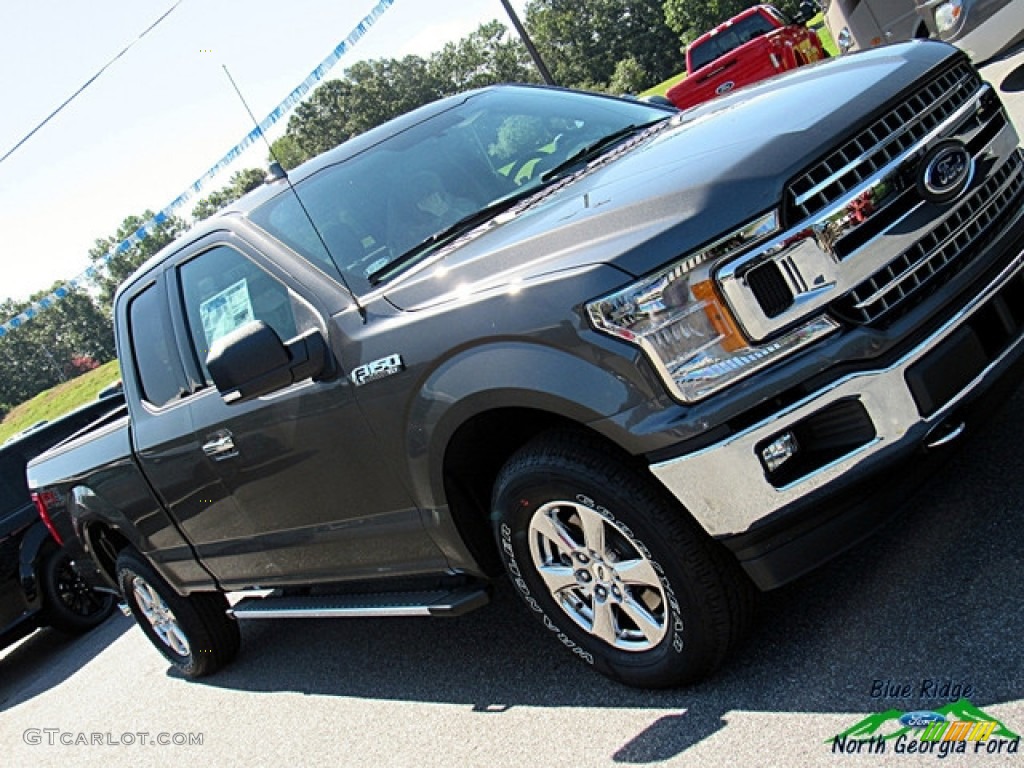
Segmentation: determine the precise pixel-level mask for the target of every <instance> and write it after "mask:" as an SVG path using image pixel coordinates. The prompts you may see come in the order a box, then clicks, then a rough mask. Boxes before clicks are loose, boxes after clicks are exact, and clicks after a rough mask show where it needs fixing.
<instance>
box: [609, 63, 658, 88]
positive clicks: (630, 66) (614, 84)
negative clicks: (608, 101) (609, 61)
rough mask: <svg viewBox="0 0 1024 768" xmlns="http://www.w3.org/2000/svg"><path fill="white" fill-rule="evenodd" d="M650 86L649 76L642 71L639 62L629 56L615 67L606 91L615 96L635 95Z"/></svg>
mask: <svg viewBox="0 0 1024 768" xmlns="http://www.w3.org/2000/svg"><path fill="white" fill-rule="evenodd" d="M650 84H651V77H650V75H648V74H647V72H646V71H644V68H643V67H642V66H641V65H640V62H639V61H637V60H636V59H634V58H633V57H632V56H630V57H629V58H626V59H623V60H622V61H620V62H619V63H618V64H616V65H615V73H614V74H613V75H612V81H611V83H609V84H608V90H609V92H611V93H615V94H624V93H631V94H637V93H640V91H644V90H646V89H647V88H648V87H649V86H650Z"/></svg>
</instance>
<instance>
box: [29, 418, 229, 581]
mask: <svg viewBox="0 0 1024 768" xmlns="http://www.w3.org/2000/svg"><path fill="white" fill-rule="evenodd" d="M28 482H29V487H30V488H31V489H33V490H34V491H36V492H39V493H41V494H46V502H47V506H48V508H49V510H50V512H51V513H52V514H53V516H54V517H59V516H61V513H66V514H67V516H68V517H69V518H70V522H71V526H72V527H73V528H74V532H75V534H77V538H78V539H79V540H80V541H81V542H82V544H83V545H84V547H85V549H86V551H87V552H88V553H89V554H90V555H92V557H93V558H94V559H95V560H96V562H97V564H98V565H100V567H101V569H102V570H103V572H104V574H105V575H106V576H107V577H108V578H110V579H111V582H112V583H113V582H114V578H113V576H114V573H113V571H114V562H113V560H114V558H113V556H112V555H111V554H109V553H108V552H109V551H110V548H109V547H108V546H106V541H105V539H106V540H109V539H110V538H114V539H118V541H117V542H116V543H117V544H118V545H123V544H124V543H127V544H130V545H131V546H132V547H134V548H135V549H137V550H138V551H140V552H142V553H143V554H145V555H146V556H147V557H149V558H150V559H151V560H152V561H153V563H154V564H155V565H156V566H157V567H158V568H159V569H160V570H161V572H162V573H163V575H164V576H165V578H167V580H168V581H169V582H170V583H171V584H172V585H173V586H174V587H175V588H176V589H178V590H180V591H182V592H188V591H190V590H191V589H194V588H206V589H210V588H212V587H213V583H212V577H211V576H210V575H209V574H208V573H207V572H206V571H205V570H203V569H202V567H201V566H200V565H199V564H198V562H197V561H196V559H195V556H194V553H193V551H192V548H191V546H190V545H189V543H188V542H187V540H186V539H185V537H184V536H182V534H181V533H180V531H179V530H178V528H177V526H176V524H175V523H174V521H173V520H172V519H171V517H170V516H169V515H168V514H167V512H166V510H165V509H164V507H163V505H162V504H161V503H160V501H159V499H158V498H157V496H156V495H155V494H154V492H153V489H152V488H151V487H150V484H149V482H148V481H147V480H146V478H145V476H144V475H143V473H142V471H141V470H140V468H139V466H138V464H137V463H136V460H135V457H134V452H133V446H132V438H131V428H130V420H129V416H128V413H127V408H126V407H122V408H120V409H119V410H117V411H116V412H114V413H111V414H109V415H108V416H107V417H105V418H103V419H101V420H100V421H97V422H96V423H94V424H93V425H91V426H90V427H89V428H88V429H86V430H83V431H82V432H80V433H79V434H78V435H77V436H76V437H74V438H73V439H71V440H68V441H66V442H64V443H62V444H61V445H59V446H57V447H55V448H54V449H52V450H50V451H48V452H47V453H45V454H43V455H42V456H39V457H38V458H36V459H34V460H33V461H32V462H31V463H30V464H29V466H28Z"/></svg>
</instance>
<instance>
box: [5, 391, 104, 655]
mask: <svg viewBox="0 0 1024 768" xmlns="http://www.w3.org/2000/svg"><path fill="white" fill-rule="evenodd" d="M116 397H117V399H119V400H120V401H121V402H123V395H120V394H118V395H117V396H116ZM117 406H118V402H117V401H116V400H115V399H114V398H110V397H108V398H104V399H103V400H97V401H95V402H93V403H90V404H88V405H86V406H84V407H83V408H80V409H78V410H76V411H74V412H73V413H70V414H68V415H67V416H65V417H63V418H61V419H58V420H56V421H52V422H48V423H45V424H39V425H34V426H33V427H32V428H31V429H29V430H26V431H25V432H24V433H22V434H21V435H19V436H17V437H15V438H13V439H11V440H9V441H8V442H6V443H5V444H4V445H3V446H2V447H0V647H5V646H8V645H10V644H11V643H13V642H16V641H17V640H20V639H21V638H23V637H25V636H26V635H28V634H29V633H31V632H33V631H34V630H36V629H38V628H39V627H41V626H51V627H53V628H55V629H58V630H60V631H61V632H68V633H71V634H77V633H80V632H86V631H88V630H90V629H92V628H93V627H95V626H97V625H98V624H100V623H102V622H103V621H104V620H105V619H106V618H107V617H108V616H109V615H110V613H111V611H112V610H113V608H114V600H115V595H114V594H113V593H112V592H111V591H110V590H103V589H100V590H96V589H93V586H92V585H93V584H94V583H95V581H94V580H93V579H91V578H89V577H90V572H91V571H93V567H92V562H91V561H90V560H89V559H88V558H86V559H85V561H84V564H80V563H79V561H78V560H77V559H76V558H75V557H74V556H73V555H72V554H71V553H70V552H69V551H68V550H66V549H65V548H64V547H63V546H62V544H60V543H58V542H59V541H63V536H64V535H67V534H70V528H69V529H68V530H67V532H66V533H63V534H62V533H61V531H60V530H58V529H57V528H54V529H53V530H52V531H51V530H50V529H49V528H48V526H47V524H46V523H45V522H44V521H43V519H41V518H40V515H39V512H38V511H37V509H36V506H35V504H34V503H33V501H32V499H31V498H30V496H29V491H28V486H27V484H26V482H25V465H26V464H28V462H29V460H30V459H32V458H34V457H35V456H37V455H39V454H40V453H42V452H44V451H46V450H48V449H49V448H51V447H53V446H54V445H57V444H58V443H60V442H61V441H63V440H65V439H66V438H68V437H70V436H71V435H73V434H74V433H76V432H78V431H79V430H80V429H82V428H83V427H85V426H86V425H87V424H89V423H90V422H92V421H95V420H96V419H97V418H98V417H99V416H101V415H102V414H104V413H106V412H107V411H109V410H111V409H112V408H116V407H117ZM62 522H64V521H63V520H58V521H57V523H58V524H59V523H62ZM50 525H54V521H50Z"/></svg>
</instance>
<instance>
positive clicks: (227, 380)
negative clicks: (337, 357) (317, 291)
mask: <svg viewBox="0 0 1024 768" xmlns="http://www.w3.org/2000/svg"><path fill="white" fill-rule="evenodd" d="M206 367H207V369H208V370H209V371H210V376H211V377H212V378H213V383H214V384H215V385H216V387H217V390H218V391H219V392H220V393H221V397H223V398H224V402H226V403H229V404H233V403H242V402H245V401H247V400H252V399H254V398H257V397H260V396H262V395H266V394H269V393H271V392H275V391H277V390H279V389H284V388H285V387H287V386H289V385H291V384H294V383H296V382H299V381H302V380H303V379H314V380H317V381H320V380H324V379H327V378H330V377H332V376H333V373H334V365H333V358H332V356H331V354H330V351H329V350H328V348H327V342H326V341H324V337H323V336H322V335H321V334H320V332H319V331H317V330H315V329H314V330H311V331H307V332H306V333H303V334H301V335H300V336H296V337H295V338H294V339H292V340H290V341H289V342H288V343H287V344H285V343H284V342H283V341H281V338H280V337H279V336H278V335H277V332H276V331H275V330H274V329H273V328H271V327H270V326H269V325H267V324H266V323H265V322H263V321H262V320H255V321H253V322H251V323H246V324H245V325H243V326H242V327H240V328H236V329H235V330H234V331H232V332H231V333H229V334H227V335H226V336H223V337H221V338H220V339H218V340H217V341H215V342H214V343H213V345H212V346H211V348H210V354H209V355H208V356H207V358H206Z"/></svg>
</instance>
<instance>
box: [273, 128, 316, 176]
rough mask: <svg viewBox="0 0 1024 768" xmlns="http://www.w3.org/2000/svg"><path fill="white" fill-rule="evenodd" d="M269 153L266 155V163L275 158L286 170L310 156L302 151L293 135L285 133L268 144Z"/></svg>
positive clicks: (300, 163)
mask: <svg viewBox="0 0 1024 768" xmlns="http://www.w3.org/2000/svg"><path fill="white" fill-rule="evenodd" d="M270 148H271V150H272V152H271V154H270V155H268V156H267V164H268V165H269V164H270V163H272V162H274V161H275V160H276V161H277V162H279V163H280V164H281V167H282V168H284V169H285V170H286V171H290V170H291V169H292V168H295V167H297V166H299V165H302V164H303V163H304V162H306V161H307V160H309V158H310V156H309V155H307V154H306V153H305V152H303V151H302V148H301V147H300V146H299V143H298V142H297V141H296V140H295V137H294V136H291V135H289V134H287V133H286V134H285V135H284V136H282V137H281V138H279V139H278V140H277V141H275V142H274V143H273V144H271V145H270Z"/></svg>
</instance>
